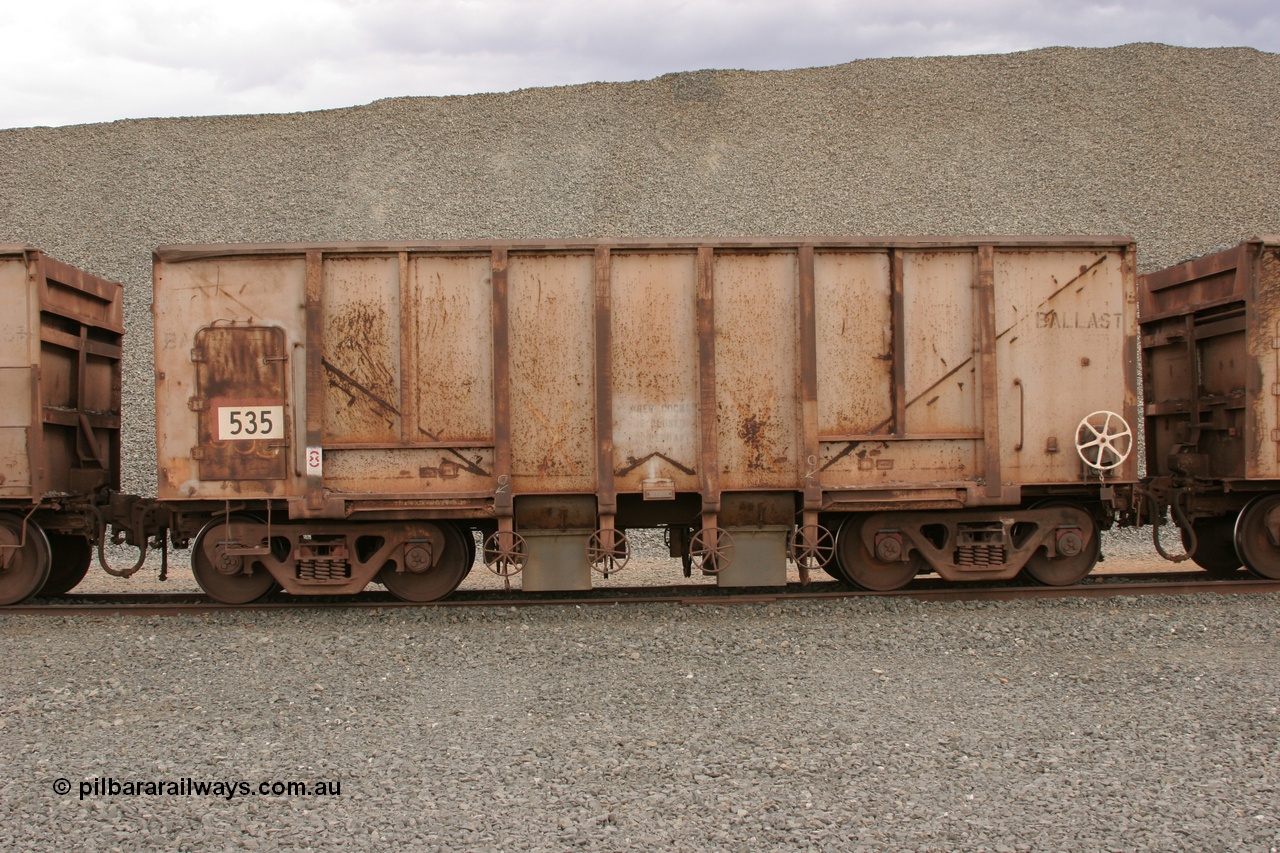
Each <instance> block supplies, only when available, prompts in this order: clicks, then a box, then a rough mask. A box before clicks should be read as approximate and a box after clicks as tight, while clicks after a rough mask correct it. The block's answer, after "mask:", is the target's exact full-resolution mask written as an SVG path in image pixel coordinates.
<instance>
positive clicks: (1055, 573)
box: [837, 503, 1099, 591]
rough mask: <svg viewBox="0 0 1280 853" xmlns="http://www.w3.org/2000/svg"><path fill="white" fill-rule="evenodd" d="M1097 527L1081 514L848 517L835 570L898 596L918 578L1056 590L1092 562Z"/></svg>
mask: <svg viewBox="0 0 1280 853" xmlns="http://www.w3.org/2000/svg"><path fill="white" fill-rule="evenodd" d="M1098 555H1099V536H1098V526H1097V523H1096V522H1095V521H1094V519H1093V516H1092V515H1091V514H1090V513H1089V511H1088V510H1086V509H1085V508H1084V507H1081V506H1079V505H1076V504H1070V503H1061V504H1053V505H1043V506H1040V507H1033V508H1030V509H1014V510H1003V511H965V512H953V511H948V512H878V513H872V514H868V515H853V516H850V517H849V518H848V519H847V520H846V521H845V523H844V524H843V525H842V526H841V530H840V535H839V537H838V541H837V560H838V563H839V569H840V570H841V571H842V572H843V573H844V575H845V576H846V579H847V580H849V581H851V582H852V583H854V584H857V585H858V586H863V587H865V588H868V589H875V590H881V591H884V590H889V589H896V588H898V587H900V586H903V585H905V584H906V583H908V582H909V581H910V580H911V579H912V578H913V577H915V576H916V575H917V574H922V573H928V572H930V571H933V572H937V574H938V575H940V576H941V577H942V578H944V579H945V580H948V581H975V580H1005V579H1008V578H1012V577H1014V576H1016V575H1018V574H1019V573H1023V574H1025V575H1027V576H1029V577H1031V578H1033V579H1034V580H1037V581H1039V582H1041V583H1045V584H1049V585H1053V586H1061V585H1066V584H1072V583H1077V582H1078V581H1080V580H1081V579H1083V578H1084V577H1085V576H1086V575H1088V574H1089V572H1090V571H1092V570H1093V567H1094V565H1095V564H1096V563H1097V561H1098Z"/></svg>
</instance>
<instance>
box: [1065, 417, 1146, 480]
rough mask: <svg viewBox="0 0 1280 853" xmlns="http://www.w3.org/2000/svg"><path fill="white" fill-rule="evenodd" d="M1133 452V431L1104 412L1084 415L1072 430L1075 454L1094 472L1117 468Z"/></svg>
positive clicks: (1127, 425)
mask: <svg viewBox="0 0 1280 853" xmlns="http://www.w3.org/2000/svg"><path fill="white" fill-rule="evenodd" d="M1132 450H1133V430H1131V429H1130V428H1129V424H1128V423H1127V422H1126V421H1125V419H1124V418H1122V417H1121V416H1120V415H1117V414H1116V413H1115V412H1108V411H1106V410H1103V411H1100V412H1094V413H1093V414H1091V415H1087V416H1086V417H1085V418H1084V419H1083V420H1081V421H1080V425H1079V426H1077V427H1076V453H1078V454H1079V455H1080V458H1081V459H1083V460H1084V464H1086V465H1088V466H1089V467H1090V468H1093V469H1095V470H1098V471H1110V470H1112V469H1114V468H1119V467H1120V465H1121V464H1123V462H1124V460H1126V459H1128V458H1129V453H1130V452H1131V451H1132Z"/></svg>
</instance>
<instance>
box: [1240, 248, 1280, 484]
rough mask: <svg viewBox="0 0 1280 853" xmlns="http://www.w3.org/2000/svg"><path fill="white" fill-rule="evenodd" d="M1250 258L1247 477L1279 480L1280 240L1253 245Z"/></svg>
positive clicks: (1247, 334)
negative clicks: (1251, 374)
mask: <svg viewBox="0 0 1280 853" xmlns="http://www.w3.org/2000/svg"><path fill="white" fill-rule="evenodd" d="M1256 251H1257V254H1256V255H1253V256H1252V257H1249V258H1248V260H1247V263H1248V264H1249V271H1248V274H1249V276H1250V281H1249V287H1250V291H1249V293H1250V299H1251V304H1250V306H1249V315H1248V326H1247V330H1246V336H1247V342H1248V348H1249V358H1250V361H1251V362H1252V363H1253V364H1254V365H1256V366H1257V367H1256V372H1255V373H1254V377H1248V378H1252V379H1254V381H1255V382H1256V383H1257V384H1256V385H1254V384H1252V383H1250V384H1249V385H1248V386H1247V387H1248V392H1249V393H1248V397H1249V399H1248V410H1249V416H1248V417H1247V419H1246V426H1247V432H1246V442H1247V445H1246V459H1247V462H1248V476H1249V478H1250V479H1256V480H1280V245H1277V244H1275V243H1264V244H1260V245H1257V246H1256Z"/></svg>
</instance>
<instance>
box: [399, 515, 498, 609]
mask: <svg viewBox="0 0 1280 853" xmlns="http://www.w3.org/2000/svg"><path fill="white" fill-rule="evenodd" d="M434 523H435V525H436V526H437V527H439V528H440V532H441V533H443V534H444V548H443V550H442V551H441V553H440V559H438V560H436V559H435V555H433V554H431V553H430V552H429V551H426V550H425V549H422V548H420V547H419V548H417V549H416V550H415V546H414V545H413V544H412V543H411V544H409V545H406V546H405V558H404V563H405V565H404V571H402V572H398V571H396V570H395V569H392V568H390V567H388V568H384V569H382V571H380V572H378V582H379V583H381V584H382V585H383V586H385V587H386V588H387V589H388V590H390V591H391V594H392V595H394V596H395V597H396V598H398V599H400V600H401V601H416V602H427V601H437V600H439V599H441V598H444V597H445V596H446V595H448V594H449V593H451V592H453V591H454V590H455V589H457V588H458V584H460V583H462V579H463V578H465V577H466V576H467V572H469V571H471V562H472V561H473V560H474V559H475V540H474V539H472V540H471V547H470V548H468V547H467V539H469V538H470V532H469V531H468V532H467V533H465V534H464V533H463V532H462V531H461V530H459V529H458V526H457V525H455V524H449V523H448V522H434Z"/></svg>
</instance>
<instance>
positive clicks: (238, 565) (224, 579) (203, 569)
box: [191, 515, 276, 604]
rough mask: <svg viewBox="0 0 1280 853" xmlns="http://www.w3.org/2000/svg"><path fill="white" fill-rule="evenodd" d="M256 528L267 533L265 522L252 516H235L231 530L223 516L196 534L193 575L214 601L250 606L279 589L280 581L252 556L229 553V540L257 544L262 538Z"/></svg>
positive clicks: (193, 549)
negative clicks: (249, 604)
mask: <svg viewBox="0 0 1280 853" xmlns="http://www.w3.org/2000/svg"><path fill="white" fill-rule="evenodd" d="M256 527H261V528H262V529H263V532H265V525H264V523H263V522H262V521H259V520H258V519H256V518H254V517H252V516H245V515H233V516H231V530H230V531H228V530H227V522H226V519H225V518H223V517H221V516H219V517H217V518H215V519H213V520H212V521H210V522H209V523H208V524H206V525H205V526H204V527H203V528H202V529H201V530H200V532H199V533H198V534H196V540H195V542H193V543H192V544H191V574H193V575H195V578H196V583H198V584H200V588H201V589H202V590H204V592H205V595H207V596H209V597H210V598H212V599H213V600H214V601H221V602H222V603H223V604H248V603H249V602H251V601H257V600H258V599H259V598H262V596H264V595H266V594H267V593H269V592H272V591H273V590H275V589H276V579H275V578H273V577H272V576H271V572H269V571H267V570H266V569H265V568H264V567H263V566H262V564H261V563H258V564H256V565H255V563H256V561H255V560H254V558H253V557H252V556H244V555H241V554H229V553H227V545H228V540H229V539H230V540H233V541H235V542H237V543H241V542H244V541H245V540H247V539H252V541H253V542H255V543H256V542H257V540H258V537H257V534H256V533H255V532H254V531H253V528H256ZM228 533H231V534H232V535H231V536H228V535H227V534H228ZM245 534H249V535H247V536H246V535H245Z"/></svg>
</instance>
